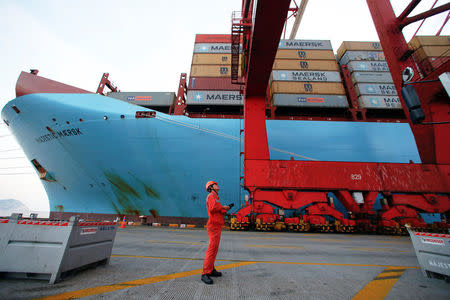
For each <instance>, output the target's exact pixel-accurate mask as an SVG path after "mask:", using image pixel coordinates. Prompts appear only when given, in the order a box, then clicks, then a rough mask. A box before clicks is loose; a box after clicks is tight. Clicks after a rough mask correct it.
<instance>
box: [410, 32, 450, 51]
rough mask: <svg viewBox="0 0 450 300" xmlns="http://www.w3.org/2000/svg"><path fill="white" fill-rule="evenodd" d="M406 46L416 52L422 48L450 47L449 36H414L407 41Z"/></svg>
mask: <svg viewBox="0 0 450 300" xmlns="http://www.w3.org/2000/svg"><path fill="white" fill-rule="evenodd" d="M408 46H409V47H410V48H411V49H413V50H416V49H418V48H420V47H424V46H447V47H448V46H450V36H448V35H440V36H435V35H430V36H415V37H413V38H412V39H411V41H409V43H408Z"/></svg>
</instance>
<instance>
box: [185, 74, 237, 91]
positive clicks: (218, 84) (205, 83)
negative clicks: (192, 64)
mask: <svg viewBox="0 0 450 300" xmlns="http://www.w3.org/2000/svg"><path fill="white" fill-rule="evenodd" d="M240 88H241V86H240V85H239V84H232V83H231V78H220V77H191V78H190V79H189V89H190V90H220V91H237V90H240Z"/></svg>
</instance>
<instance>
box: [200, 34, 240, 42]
mask: <svg viewBox="0 0 450 300" xmlns="http://www.w3.org/2000/svg"><path fill="white" fill-rule="evenodd" d="M195 43H196V44H199V43H228V44H231V35H230V34H196V35H195Z"/></svg>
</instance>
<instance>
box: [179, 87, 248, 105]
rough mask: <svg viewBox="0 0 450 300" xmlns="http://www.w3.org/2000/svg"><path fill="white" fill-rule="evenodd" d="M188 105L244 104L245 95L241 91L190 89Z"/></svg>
mask: <svg viewBox="0 0 450 300" xmlns="http://www.w3.org/2000/svg"><path fill="white" fill-rule="evenodd" d="M186 103H187V104H188V105H205V104H208V105H243V104H244V95H243V94H242V93H240V92H239V91H201V90H189V91H188V92H187V99H186Z"/></svg>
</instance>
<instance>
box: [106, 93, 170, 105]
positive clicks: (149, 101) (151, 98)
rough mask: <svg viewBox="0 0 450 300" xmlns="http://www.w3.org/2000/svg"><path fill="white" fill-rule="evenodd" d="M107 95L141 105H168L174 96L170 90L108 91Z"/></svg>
mask: <svg viewBox="0 0 450 300" xmlns="http://www.w3.org/2000/svg"><path fill="white" fill-rule="evenodd" d="M107 96H108V97H111V98H115V99H119V100H122V101H126V102H128V103H132V104H137V105H141V106H170V105H172V104H173V102H174V101H175V98H176V97H175V93H171V92H110V93H107Z"/></svg>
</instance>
